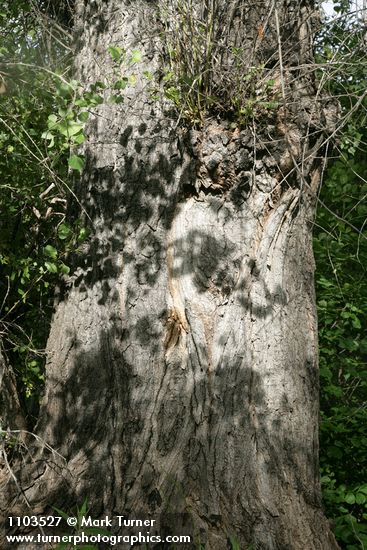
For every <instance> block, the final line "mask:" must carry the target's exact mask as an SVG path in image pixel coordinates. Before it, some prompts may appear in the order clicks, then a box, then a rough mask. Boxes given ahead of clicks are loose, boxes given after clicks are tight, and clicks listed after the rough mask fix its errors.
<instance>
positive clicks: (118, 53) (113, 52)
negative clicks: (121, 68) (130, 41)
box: [108, 46, 125, 61]
mask: <svg viewBox="0 0 367 550" xmlns="http://www.w3.org/2000/svg"><path fill="white" fill-rule="evenodd" d="M108 53H109V54H110V56H111V57H112V59H113V60H114V61H120V59H121V58H122V56H123V54H124V53H125V52H124V50H123V49H122V48H120V47H119V46H109V48H108Z"/></svg>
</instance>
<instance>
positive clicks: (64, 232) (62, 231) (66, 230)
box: [57, 223, 72, 241]
mask: <svg viewBox="0 0 367 550" xmlns="http://www.w3.org/2000/svg"><path fill="white" fill-rule="evenodd" d="M71 233H72V230H71V229H70V227H69V226H68V225H66V224H65V223H62V224H60V225H59V227H58V228H57V236H58V237H59V239H61V240H62V241H63V240H64V239H67V238H68V237H70V235H71Z"/></svg>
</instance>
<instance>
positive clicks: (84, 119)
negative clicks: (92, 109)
mask: <svg viewBox="0 0 367 550" xmlns="http://www.w3.org/2000/svg"><path fill="white" fill-rule="evenodd" d="M88 118H89V113H88V112H87V111H82V112H81V113H79V114H78V119H79V120H80V121H81V122H87V120H88Z"/></svg>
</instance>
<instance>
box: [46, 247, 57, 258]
mask: <svg viewBox="0 0 367 550" xmlns="http://www.w3.org/2000/svg"><path fill="white" fill-rule="evenodd" d="M43 250H44V252H45V254H46V256H48V257H49V258H51V259H52V260H56V258H57V250H56V248H54V247H53V246H51V245H50V244H48V245H47V246H45V248H44V249H43Z"/></svg>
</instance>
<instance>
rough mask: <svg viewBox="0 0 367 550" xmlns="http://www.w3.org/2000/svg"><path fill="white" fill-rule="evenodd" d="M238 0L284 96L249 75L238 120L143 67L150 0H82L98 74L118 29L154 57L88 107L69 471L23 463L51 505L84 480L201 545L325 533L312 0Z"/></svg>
mask: <svg viewBox="0 0 367 550" xmlns="http://www.w3.org/2000/svg"><path fill="white" fill-rule="evenodd" d="M205 4H206V3H205ZM244 4H245V3H244V2H233V3H232V4H228V3H226V7H225V11H226V17H227V19H226V20H225V21H224V23H225V24H224V23H223V21H222V23H221V25H222V28H226V29H228V32H227V34H226V35H225V38H226V40H228V51H230V47H231V44H232V45H233V44H234V42H233V41H234V40H237V42H236V44H237V46H238V40H240V41H241V44H240V45H241V47H242V48H243V52H244V53H243V55H250V54H249V52H250V53H251V56H250V57H251V59H250V57H249V61H248V66H249V67H253V66H255V67H258V66H260V65H261V64H262V65H261V66H262V69H261V70H268V71H269V75H270V77H269V78H271V76H272V75H273V74H274V71H275V72H276V77H275V78H274V82H275V83H273V84H272V86H275V87H277V93H278V95H279V98H280V99H279V105H278V106H277V107H276V108H273V110H272V111H271V112H270V113H269V110H267V107H266V106H264V105H258V104H256V90H254V92H253V93H254V94H255V95H254V97H255V100H254V103H253V106H254V107H253V112H252V113H250V114H248V113H247V115H246V116H247V118H246V116H245V118H243V119H242V121H241V124H240V125H239V124H236V123H234V120H235V117H234V116H232V120H228V118H227V120H226V116H225V113H221V114H220V116H218V117H217V118H215V117H212V118H210V117H209V116H208V117H207V118H206V119H205V121H204V122H203V124H202V125H201V126H200V127H198V126H197V127H196V129H190V128H189V127H188V125H187V124H185V123H184V116H185V115H184V113H181V116H180V117H179V116H178V115H177V114H176V112H175V111H174V110H173V108H172V106H171V105H170V104H169V103H168V102H165V101H158V100H157V99H155V98H153V97H152V92H151V84H150V82H149V81H148V80H147V79H144V77H143V76H142V73H143V72H144V71H146V70H149V71H151V72H153V73H154V74H155V75H159V70H160V69H159V64H160V63H161V56H160V55H159V51H158V50H157V47H156V45H157V43H158V42H159V37H160V32H161V30H162V28H163V25H162V21H161V19H160V17H159V14H158V12H157V6H156V4H155V3H153V2H148V1H145V2H144V1H139V2H129V1H127V0H126V1H117V0H110V1H109V2H105V1H103V0H95V1H93V2H82V1H81V0H78V1H77V2H76V17H75V20H76V23H75V24H76V36H77V37H78V42H79V53H78V56H77V64H78V70H79V73H80V75H81V78H82V79H83V80H84V81H85V82H87V83H93V82H95V81H96V80H102V81H103V80H108V81H110V80H111V78H112V77H111V74H112V64H113V62H112V59H111V56H110V55H109V54H108V52H107V48H108V47H109V46H119V47H122V48H125V49H126V51H127V52H128V53H129V52H131V51H132V50H133V49H136V48H138V49H139V50H141V51H142V54H143V61H142V62H141V63H139V64H138V65H136V66H134V67H133V68H132V69H131V68H130V69H127V70H130V72H131V71H134V72H135V73H136V74H137V83H136V85H135V86H130V87H129V88H127V91H126V95H125V102H124V104H122V105H116V104H107V103H104V104H103V105H101V106H100V107H99V108H98V109H97V111H96V115H95V116H94V117H93V118H92V120H91V121H90V123H89V125H88V141H87V142H86V145H85V155H86V167H85V171H84V175H83V178H82V182H81V183H80V184H79V185H78V188H77V195H78V197H79V199H80V203H81V204H82V206H83V208H84V209H85V210H86V211H87V213H88V216H89V217H90V219H91V220H92V222H93V224H92V225H93V226H92V231H93V232H92V235H91V238H90V240H89V242H88V244H87V245H84V247H83V250H82V251H81V252H80V254H79V255H78V256H77V257H76V259H75V266H74V270H73V273H72V275H71V276H70V277H69V279H68V280H66V281H65V284H64V286H63V289H62V290H61V291H60V295H59V297H58V304H57V307H56V311H55V315H54V319H53V323H52V328H51V333H50V337H49V342H48V364H47V382H46V393H45V398H44V402H43V406H42V409H41V415H40V421H39V425H38V434H39V436H40V437H42V438H43V439H44V440H45V441H46V442H47V443H48V444H49V445H51V446H52V447H53V448H54V449H56V450H57V451H58V452H59V453H61V454H62V455H63V456H64V457H65V459H66V460H67V467H68V472H69V474H68V476H69V477H68V476H61V474H60V471H59V470H55V468H54V467H53V464H54V462H55V461H50V460H44V458H43V462H42V471H41V473H40V472H39V470H37V472H38V473H37V477H38V481H37V483H33V484H31V483H30V482H29V477H30V476H31V477H32V475H33V476H34V477H36V475H35V474H34V473H29V472H27V473H26V474H25V473H24V475H23V477H22V476H20V481H21V482H22V483H23V486H24V487H25V489H26V490H25V494H26V496H27V498H28V500H29V501H30V502H31V503H32V504H34V506H36V508H37V510H43V509H46V508H48V507H50V506H51V505H56V506H58V507H60V508H62V509H64V510H65V509H68V508H69V507H71V506H73V505H75V503H76V502H79V503H81V502H82V501H83V500H84V499H85V498H86V499H87V500H88V503H89V505H90V507H91V514H92V515H93V517H95V518H97V517H102V516H104V515H105V514H124V515H125V516H129V515H130V516H131V517H137V516H142V517H144V518H147V517H153V518H155V519H157V522H158V523H157V525H158V530H159V531H160V533H161V534H162V533H163V534H164V533H168V534H174V535H180V534H182V533H188V534H190V535H192V537H193V542H192V543H191V545H188V546H186V547H187V548H198V547H199V543H201V544H203V545H205V548H206V549H207V550H223V549H224V548H227V547H228V548H230V547H231V546H230V544H231V542H230V541H231V540H232V541H237V542H238V544H239V546H240V548H241V549H246V548H258V549H266V550H270V549H279V550H280V549H281V550H285V549H295V550H297V549H299V550H305V549H306V548H307V549H310V550H311V549H320V550H328V549H333V548H337V545H336V543H335V541H334V538H333V536H332V534H331V532H330V529H329V526H328V523H327V521H326V519H325V518H324V517H323V513H322V509H321V502H320V484H319V471H318V367H317V325H316V313H315V297H314V282H313V272H314V260H313V255H312V220H313V215H314V207H315V194H316V191H317V186H318V183H319V175H318V174H319V172H318V170H319V169H318V165H317V160H316V158H317V156H318V154H319V149H320V144H321V143H322V141H323V139H324V137H323V136H322V133H321V130H320V128H321V124H322V112H321V109H319V108H318V107H317V102H314V101H313V95H314V94H315V84H314V82H313V80H312V73H311V72H308V70H309V67H310V64H311V62H312V51H311V49H310V48H311V46H310V44H311V39H312V36H311V31H310V27H311V25H310V22H312V6H311V4H312V2H307V1H304V2H300V3H290V2H288V1H287V0H276V1H275V2H271V1H270V0H269V1H268V2H262V3H259V5H255V3H253V4H251V6H250V7H246V6H245V7H244V6H243V5H244ZM218 5H219V6H220V5H221V3H220V2H219V3H218ZM223 5H224V4H222V6H223ZM199 7H200V6H199ZM199 7H198V9H199ZM229 8H231V9H229ZM232 8H233V10H232ZM193 9H194V8H193ZM177 11H179V10H177ZM222 16H223V17H224V15H223V13H222ZM224 34H225V33H223V36H224ZM234 37H236V38H234ZM231 40H232V42H231ZM237 46H236V47H237ZM187 47H188V48H190V44H189V43H188V44H187ZM160 48H161V46H160ZM269 60H270V61H269ZM226 62H227V63H228V60H227V61H226ZM222 63H223V59H222ZM222 69H223V65H222V66H220V67H218V72H219V71H220V70H222ZM249 71H250V68H249ZM277 79H278V80H277ZM258 103H259V102H258ZM40 463H41V459H40V462H37V467H38V468H39V464H40ZM65 471H66V470H65ZM27 480H28V481H27ZM158 547H161V548H169V546H164V545H163V546H157V548H158ZM182 547H183V548H184V547H185V546H184V545H182Z"/></svg>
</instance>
